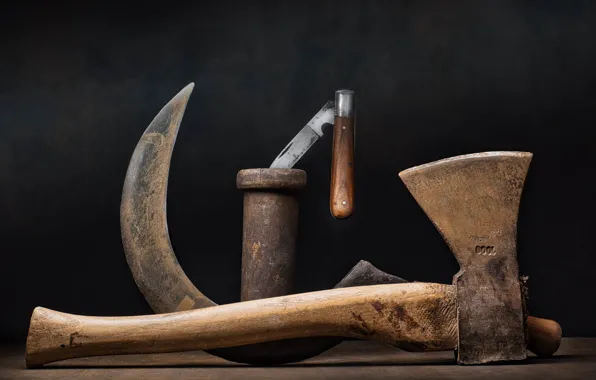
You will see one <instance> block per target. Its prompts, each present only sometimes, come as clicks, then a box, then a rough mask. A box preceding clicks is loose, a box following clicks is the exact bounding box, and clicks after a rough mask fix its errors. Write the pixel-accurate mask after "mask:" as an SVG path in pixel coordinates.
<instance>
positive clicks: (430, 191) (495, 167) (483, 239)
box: [399, 152, 532, 364]
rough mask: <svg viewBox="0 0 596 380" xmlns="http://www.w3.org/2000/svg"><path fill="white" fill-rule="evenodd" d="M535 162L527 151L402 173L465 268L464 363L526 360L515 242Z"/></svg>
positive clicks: (461, 297) (459, 278) (460, 299)
mask: <svg viewBox="0 0 596 380" xmlns="http://www.w3.org/2000/svg"><path fill="white" fill-rule="evenodd" d="M531 159H532V154H531V153H527V152H485V153H478V154H469V155H463V156H457V157H452V158H448V159H444V160H440V161H436V162H432V163H429V164H425V165H421V166H417V167H414V168H410V169H408V170H405V171H403V172H401V173H399V176H400V177H401V179H402V180H403V182H404V183H405V185H406V186H407V188H408V190H409V191H410V193H411V194H412V195H413V197H414V198H415V200H416V201H417V202H418V204H419V205H420V207H421V208H422V209H423V210H424V212H425V213H426V215H427V216H428V217H429V219H430V220H431V221H432V223H433V224H434V225H435V227H436V228H437V230H438V231H439V232H440V234H441V235H442V236H443V238H444V239H445V242H446V243H447V245H448V246H449V248H450V249H451V251H452V252H453V253H454V255H455V257H456V259H457V261H458V263H459V265H460V271H459V272H458V273H457V274H456V275H455V276H454V279H453V283H454V285H456V288H457V319H458V344H457V359H458V362H459V363H460V364H482V363H491V362H500V361H512V360H523V359H525V358H526V345H525V341H526V339H525V331H524V330H525V329H524V306H523V300H522V294H521V287H520V281H519V269H518V264H517V248H516V238H517V218H518V211H519V203H520V198H521V194H522V190H523V187H524V182H525V178H526V174H527V171H528V167H529V165H530V161H531ZM439 193H440V194H439Z"/></svg>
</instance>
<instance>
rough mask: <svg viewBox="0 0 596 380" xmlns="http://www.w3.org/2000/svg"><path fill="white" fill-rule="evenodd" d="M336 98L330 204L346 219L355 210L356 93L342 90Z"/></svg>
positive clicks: (336, 216) (336, 214)
mask: <svg viewBox="0 0 596 380" xmlns="http://www.w3.org/2000/svg"><path fill="white" fill-rule="evenodd" d="M335 99H336V100H335V104H336V111H335V112H336V116H335V123H334V125H333V153H332V154H333V156H332V159H331V195H330V199H329V206H330V209H331V214H332V215H333V216H334V217H335V218H338V219H343V218H347V217H349V216H351V215H352V211H353V209H354V134H355V124H356V117H355V113H354V108H355V106H354V93H353V92H352V91H348V90H340V91H337V92H336V95H335Z"/></svg>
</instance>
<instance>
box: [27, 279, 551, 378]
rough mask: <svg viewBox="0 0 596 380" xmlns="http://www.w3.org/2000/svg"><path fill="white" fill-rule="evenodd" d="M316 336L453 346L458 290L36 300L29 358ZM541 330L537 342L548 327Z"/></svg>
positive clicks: (419, 286)
mask: <svg viewBox="0 0 596 380" xmlns="http://www.w3.org/2000/svg"><path fill="white" fill-rule="evenodd" d="M530 331H532V330H530ZM315 336H341V337H347V338H360V339H374V340H379V341H383V342H387V343H389V344H392V345H396V346H400V347H409V348H412V347H416V348H418V349H419V350H422V351H436V350H449V349H453V348H454V347H455V344H456V340H457V320H456V307H455V289H454V287H452V286H450V285H444V284H432V283H407V284H391V285H373V286H363V287H353V288H343V289H332V290H324V291H318V292H312V293H302V294H296V295H290V296H284V297H275V298H268V299H261V300H255V301H247V302H239V303H233V304H228V305H222V306H214V307H209V308H205V309H198V310H190V311H182V312H176V313H169V314H155V315H145V316H134V317H90V316H81V315H73V314H67V313H62V312H58V311H53V310H49V309H45V308H41V307H37V308H36V309H35V310H34V312H33V315H32V317H31V323H30V327H29V334H28V336H27V348H26V356H25V361H26V365H27V367H29V368H32V367H38V366H41V365H43V364H47V363H51V362H55V361H59V360H64V359H70V358H78V357H86V356H101V355H117V354H146V353H162V352H180V351H194V350H207V349H214V348H222V347H232V346H238V345H246V344H253V343H261V342H266V341H275V340H281V339H290V338H304V337H315ZM542 336H543V338H541V339H537V340H536V342H537V343H538V344H541V342H544V341H546V339H548V337H549V334H542ZM546 346H547V347H552V343H551V342H548V343H547V344H546Z"/></svg>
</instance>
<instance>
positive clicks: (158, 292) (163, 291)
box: [120, 83, 405, 365]
mask: <svg viewBox="0 0 596 380" xmlns="http://www.w3.org/2000/svg"><path fill="white" fill-rule="evenodd" d="M193 87H194V84H192V83H191V84H189V85H188V86H186V87H185V88H184V89H182V90H181V91H180V92H179V93H178V94H177V95H176V96H174V98H172V100H170V101H169V102H168V103H167V104H166V105H165V107H164V108H163V109H162V110H161V111H160V112H159V113H158V114H157V116H156V117H155V119H153V121H152V122H151V124H150V125H149V127H148V128H147V129H146V130H145V132H144V133H143V136H142V137H141V139H140V141H139V143H138V144H137V146H136V148H135V151H134V153H133V155H132V158H131V160H130V164H129V166H128V171H127V173H126V179H125V181H124V189H123V192H122V203H121V207H120V228H121V233H122V242H123V246H124V251H125V253H126V260H127V262H128V265H129V267H130V270H131V272H132V275H133V277H134V280H135V282H136V284H137V286H138V287H139V290H140V291H141V293H142V294H143V296H144V297H145V299H146V300H147V302H148V303H149V305H150V306H151V308H152V309H153V311H154V312H155V313H170V312H175V311H184V310H191V309H200V308H204V307H210V306H216V305H217V304H216V303H215V302H213V301H212V300H210V299H209V298H208V297H207V296H205V295H204V294H203V293H201V292H200V291H199V290H198V289H197V288H196V287H195V286H194V285H193V283H192V282H191V281H190V279H189V278H188V276H187V275H186V274H185V273H184V270H183V269H182V268H181V267H180V264H179V263H178V260H177V259H176V254H175V253H174V250H173V248H172V245H171V242H170V237H169V233H168V225H167V217H166V200H167V189H168V175H169V171H170V162H171V158H172V152H173V149H174V144H175V143H176V137H177V134H178V130H179V128H180V123H181V121H182V117H183V115H184V111H185V109H186V104H187V103H188V99H189V97H190V94H191V92H192V90H193ZM404 281H405V280H402V279H401V278H399V277H396V276H392V275H388V274H386V273H384V272H382V271H380V270H378V269H377V268H375V267H374V266H373V265H372V264H370V263H368V262H366V261H360V262H359V263H358V264H357V265H356V266H355V267H354V268H353V269H352V270H351V271H350V272H349V273H348V274H347V275H346V277H344V279H343V280H342V281H341V282H340V283H339V284H338V285H336V287H350V286H355V285H374V284H388V283H401V282H404ZM342 340H343V339H342V338H337V337H329V338H327V337H325V338H303V339H292V340H282V341H277V342H268V343H262V344H256V345H249V346H240V347H230V348H222V349H216V350H210V351H208V352H209V353H211V354H213V355H216V356H219V357H221V358H224V359H226V360H230V361H234V362H239V363H247V364H257V365H272V364H283V363H290V362H296V361H301V360H305V359H308V358H310V357H313V356H316V355H318V354H320V353H322V352H324V351H326V350H328V349H330V348H332V347H334V346H335V345H337V344H339V343H341V341H342Z"/></svg>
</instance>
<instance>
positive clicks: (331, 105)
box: [270, 100, 335, 169]
mask: <svg viewBox="0 0 596 380" xmlns="http://www.w3.org/2000/svg"><path fill="white" fill-rule="evenodd" d="M334 120H335V102H334V101H332V100H330V101H328V102H327V103H325V105H324V106H323V108H321V109H320V110H319V112H317V113H316V114H315V116H313V118H312V119H310V121H309V122H308V123H307V124H306V125H305V126H304V127H303V128H302V129H301V130H300V132H298V134H297V135H296V136H294V138H293V139H292V141H290V142H289V143H288V145H286V147H285V148H284V149H283V150H282V151H281V153H279V155H278V156H277V158H276V159H275V160H274V161H273V163H272V164H271V166H270V168H288V169H289V168H292V167H293V166H294V165H296V163H297V162H298V161H299V160H300V159H301V158H302V156H304V154H305V153H306V152H307V151H308V150H309V149H310V147H311V146H313V144H314V143H315V142H317V140H318V139H319V138H321V137H323V125H325V124H333V122H334Z"/></svg>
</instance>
